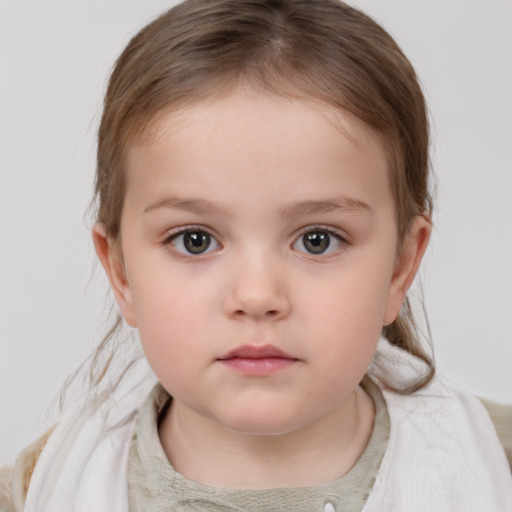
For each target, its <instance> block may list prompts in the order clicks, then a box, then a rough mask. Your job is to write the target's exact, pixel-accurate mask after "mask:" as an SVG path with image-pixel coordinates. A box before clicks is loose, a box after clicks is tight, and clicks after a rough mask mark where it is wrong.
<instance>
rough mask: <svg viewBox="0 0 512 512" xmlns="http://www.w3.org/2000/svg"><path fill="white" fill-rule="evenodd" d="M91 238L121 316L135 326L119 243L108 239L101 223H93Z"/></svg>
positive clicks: (128, 285)
mask: <svg viewBox="0 0 512 512" xmlns="http://www.w3.org/2000/svg"><path fill="white" fill-rule="evenodd" d="M92 238H93V242H94V248H95V250H96V254H97V256H98V259H99V260H100V262H101V265H102V267H103V269H104V270H105V273H106V274H107V277H108V280H109V283H110V287H111V288H112V292H113V293H114V297H115V299H116V302H117V304H118V305H119V308H120V309H121V312H122V314H123V317H124V319H125V320H126V322H127V323H128V324H129V325H131V326H132V327H135V326H136V321H135V314H134V309H133V301H132V293H131V289H130V284H129V282H128V279H127V277H126V272H125V268H124V264H123V259H122V253H121V248H120V247H119V244H117V243H116V242H115V241H112V240H111V239H109V237H108V235H107V233H106V229H105V226H103V224H101V223H96V224H95V225H94V227H93V229H92Z"/></svg>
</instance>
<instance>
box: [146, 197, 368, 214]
mask: <svg viewBox="0 0 512 512" xmlns="http://www.w3.org/2000/svg"><path fill="white" fill-rule="evenodd" d="M160 208H171V209H176V210H182V211H185V212H189V213H196V214H210V215H222V216H225V217H229V216H232V210H231V209H230V208H229V207H228V206H226V205H224V204H221V203H216V202H212V201H208V200H206V199H196V198H191V197H183V198H180V197H165V198H162V199H158V200H157V201H155V202H153V203H151V204H150V205H149V206H147V207H146V208H144V213H145V214H146V213H151V212H153V211H155V210H158V209H160ZM334 211H354V212H364V211H366V212H371V211H372V209H371V207H370V206H369V205H368V204H367V203H365V202H364V201H361V200H360V199H355V198H350V197H342V198H334V199H323V200H307V201H293V202H291V203H290V204H288V205H286V206H283V207H282V208H280V209H279V217H282V218H289V217H297V216H301V215H314V214H317V213H329V212H334Z"/></svg>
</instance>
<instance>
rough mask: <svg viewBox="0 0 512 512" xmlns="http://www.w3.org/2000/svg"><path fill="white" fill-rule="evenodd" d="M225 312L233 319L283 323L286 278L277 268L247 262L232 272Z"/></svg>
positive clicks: (286, 310) (286, 308) (287, 303)
mask: <svg viewBox="0 0 512 512" xmlns="http://www.w3.org/2000/svg"><path fill="white" fill-rule="evenodd" d="M223 307H224V312H225V314H226V315H227V316H229V317H230V318H234V319H239V320H241V319H246V318H247V319H249V318H252V319H255V320H264V319H265V320H271V321H276V320H282V319H284V318H286V317H287V316H288V315H289V313H290V301H289V297H288V293H287V291H286V287H285V276H284V273H283V272H282V269H279V268H276V265H271V264H270V263H266V262H265V261H263V259H261V260H259V261H248V260H246V261H245V263H244V264H241V265H237V266H236V268H233V269H232V272H231V282H230V284H229V289H228V291H227V294H226V296H225V299H224V304H223Z"/></svg>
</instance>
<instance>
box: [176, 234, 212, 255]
mask: <svg viewBox="0 0 512 512" xmlns="http://www.w3.org/2000/svg"><path fill="white" fill-rule="evenodd" d="M183 241H184V243H185V248H186V249H187V251H188V252H190V253H192V254H200V253H202V252H204V251H206V249H208V247H209V246H210V242H211V240H210V235H209V234H208V233H203V232H201V231H197V232H195V233H185V235H184V240H183Z"/></svg>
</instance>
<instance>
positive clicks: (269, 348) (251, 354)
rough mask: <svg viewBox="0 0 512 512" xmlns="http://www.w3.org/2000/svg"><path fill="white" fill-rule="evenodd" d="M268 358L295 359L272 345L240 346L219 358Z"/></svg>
mask: <svg viewBox="0 0 512 512" xmlns="http://www.w3.org/2000/svg"><path fill="white" fill-rule="evenodd" d="M269 357H280V358H283V359H296V358H295V357H293V356H291V355H289V354H287V353H286V352H283V351H282V350H281V349H279V348H277V347H274V346H273V345H242V346H240V347H237V348H235V349H233V350H230V351H229V352H227V353H226V354H224V355H222V356H220V357H219V360H221V361H222V360H224V359H234V358H240V359H265V358H269Z"/></svg>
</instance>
